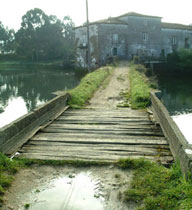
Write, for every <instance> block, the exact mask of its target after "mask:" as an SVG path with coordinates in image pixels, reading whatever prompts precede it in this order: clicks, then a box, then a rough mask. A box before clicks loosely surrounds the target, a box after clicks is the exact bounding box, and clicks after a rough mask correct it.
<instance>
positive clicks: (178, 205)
mask: <svg viewBox="0 0 192 210" xmlns="http://www.w3.org/2000/svg"><path fill="white" fill-rule="evenodd" d="M118 165H119V166H120V167H121V168H123V169H126V168H127V169H130V168H134V169H135V172H134V176H133V180H132V183H131V188H130V189H128V190H126V191H125V192H124V195H123V199H124V201H125V202H135V203H140V204H141V207H140V208H139V209H143V210H153V209H157V210H158V209H159V210H160V209H161V210H162V209H163V210H172V209H176V210H177V209H178V210H180V209H186V210H189V209H191V208H192V199H191V198H192V180H191V179H188V180H186V179H185V178H184V177H182V173H181V169H180V166H179V164H178V163H175V164H173V166H172V167H171V168H170V169H168V168H165V167H163V166H162V165H158V164H157V163H152V162H149V161H147V160H143V159H141V160H130V159H127V160H120V161H119V162H118Z"/></svg>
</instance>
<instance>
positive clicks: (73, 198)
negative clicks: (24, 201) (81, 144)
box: [30, 173, 104, 210]
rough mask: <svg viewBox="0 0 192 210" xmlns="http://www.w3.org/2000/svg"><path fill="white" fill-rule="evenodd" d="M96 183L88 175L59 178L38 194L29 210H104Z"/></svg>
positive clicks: (81, 174)
mask: <svg viewBox="0 0 192 210" xmlns="http://www.w3.org/2000/svg"><path fill="white" fill-rule="evenodd" d="M102 200H103V197H100V192H99V190H98V186H97V182H96V181H95V180H93V179H92V178H91V177H90V175H89V173H80V174H78V175H76V177H74V178H69V177H61V178H58V179H56V180H53V182H52V183H50V186H49V187H48V188H46V189H45V190H44V191H40V192H39V193H38V197H37V199H35V202H34V203H32V205H31V207H30V209H31V210H53V209H54V210H57V209H58V210H59V209H65V210H71V209H73V210H84V209H87V210H88V209H90V210H104V207H103V204H102Z"/></svg>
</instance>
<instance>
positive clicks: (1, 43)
mask: <svg viewBox="0 0 192 210" xmlns="http://www.w3.org/2000/svg"><path fill="white" fill-rule="evenodd" d="M73 27H74V23H73V21H72V19H71V18H70V17H69V16H65V17H64V18H63V20H59V19H58V18H57V17H56V16H53V15H50V16H48V15H46V14H45V13H44V12H43V11H42V10H41V9H38V8H35V9H32V10H29V11H28V12H27V13H26V14H25V15H24V16H23V17H22V22H21V27H20V29H19V30H18V31H17V32H15V31H14V30H13V29H8V28H7V27H5V26H4V25H3V23H1V22H0V60H6V61H7V60H26V61H32V62H37V61H46V60H47V61H48V60H56V59H62V60H63V62H64V63H65V64H66V65H70V64H71V61H72V60H74V31H73Z"/></svg>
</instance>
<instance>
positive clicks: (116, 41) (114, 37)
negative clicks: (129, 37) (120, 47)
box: [113, 34, 119, 43]
mask: <svg viewBox="0 0 192 210" xmlns="http://www.w3.org/2000/svg"><path fill="white" fill-rule="evenodd" d="M118 39H119V37H118V34H113V43H118Z"/></svg>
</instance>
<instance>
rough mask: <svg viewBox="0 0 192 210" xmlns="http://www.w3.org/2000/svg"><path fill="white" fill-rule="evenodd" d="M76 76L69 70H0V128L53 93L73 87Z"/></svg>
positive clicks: (41, 102)
mask: <svg viewBox="0 0 192 210" xmlns="http://www.w3.org/2000/svg"><path fill="white" fill-rule="evenodd" d="M80 78H81V76H80V75H78V76H77V75H76V74H75V73H74V72H73V71H68V72H67V71H62V70H54V69H51V70H45V69H25V68H18V67H17V69H15V68H13V69H6V70H2V69H1V70H0V127H2V126H4V125H6V124H8V123H10V122H12V121H13V120H15V119H17V118H19V117H21V116H22V115H24V114H26V113H28V112H30V111H31V110H33V109H34V108H36V107H38V106H39V105H41V104H44V103H45V102H46V101H48V100H50V99H52V98H53V97H54V95H53V94H52V93H53V92H55V91H58V90H66V89H71V88H73V87H75V86H76V85H77V84H78V83H79V81H80Z"/></svg>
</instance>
